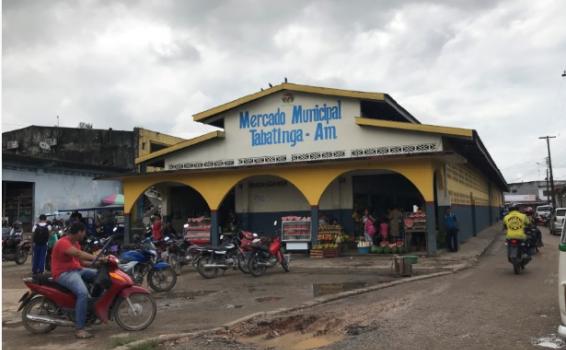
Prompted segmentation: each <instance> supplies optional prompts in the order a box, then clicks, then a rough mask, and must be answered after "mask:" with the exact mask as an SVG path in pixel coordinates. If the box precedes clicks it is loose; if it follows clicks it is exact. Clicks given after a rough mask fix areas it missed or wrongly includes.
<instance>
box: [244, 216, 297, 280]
mask: <svg viewBox="0 0 566 350" xmlns="http://www.w3.org/2000/svg"><path fill="white" fill-rule="evenodd" d="M274 226H277V221H275V222H274ZM252 247H253V253H252V254H251V256H250V258H249V261H248V270H249V271H250V274H251V275H252V276H254V277H259V276H262V275H263V274H264V273H265V271H266V270H267V268H268V267H273V266H275V265H277V264H281V267H282V268H283V270H284V271H285V272H289V261H288V260H287V258H286V257H285V256H284V255H283V251H282V245H281V238H280V237H279V235H277V236H276V237H274V238H273V239H271V240H266V239H260V238H256V239H254V241H253V245H252Z"/></svg>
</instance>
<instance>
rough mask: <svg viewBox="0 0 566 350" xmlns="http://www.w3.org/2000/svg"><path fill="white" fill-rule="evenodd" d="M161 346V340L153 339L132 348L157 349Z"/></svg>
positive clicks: (137, 349) (140, 349) (142, 349)
mask: <svg viewBox="0 0 566 350" xmlns="http://www.w3.org/2000/svg"><path fill="white" fill-rule="evenodd" d="M158 347H159V342H158V341H157V340H152V341H149V342H147V343H143V344H140V345H136V346H132V347H130V350H157V348H158Z"/></svg>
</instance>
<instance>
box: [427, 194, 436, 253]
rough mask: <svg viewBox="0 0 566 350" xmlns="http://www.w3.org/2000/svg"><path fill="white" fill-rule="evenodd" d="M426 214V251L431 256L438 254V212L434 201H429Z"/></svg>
mask: <svg viewBox="0 0 566 350" xmlns="http://www.w3.org/2000/svg"><path fill="white" fill-rule="evenodd" d="M425 214H426V251H427V254H428V255H430V256H434V255H436V233H437V232H436V213H435V209H434V202H427V203H426V206H425Z"/></svg>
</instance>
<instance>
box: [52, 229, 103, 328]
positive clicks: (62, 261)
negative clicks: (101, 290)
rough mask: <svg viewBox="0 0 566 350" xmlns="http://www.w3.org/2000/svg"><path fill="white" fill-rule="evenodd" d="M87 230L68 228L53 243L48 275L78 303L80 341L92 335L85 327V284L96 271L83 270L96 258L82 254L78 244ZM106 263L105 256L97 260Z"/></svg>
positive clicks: (86, 296)
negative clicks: (67, 231)
mask: <svg viewBox="0 0 566 350" xmlns="http://www.w3.org/2000/svg"><path fill="white" fill-rule="evenodd" d="M85 235H86V227H85V225H84V224H83V223H81V222H75V223H73V224H72V225H71V227H70V229H69V233H68V234H67V235H66V236H64V237H63V238H61V239H59V240H58V241H57V243H55V247H54V248H53V252H52V256H51V272H52V276H53V279H55V281H57V283H59V284H60V285H62V286H64V287H66V288H67V289H69V290H71V291H72V292H73V294H75V296H76V298H77V301H76V304H75V327H76V332H75V336H76V337H77V338H79V339H86V338H91V337H92V336H93V335H92V334H91V333H89V332H87V331H86V330H85V329H84V328H85V324H86V316H87V307H88V298H89V293H88V289H87V287H86V284H85V281H89V282H92V281H94V279H95V278H96V270H95V269H91V268H84V267H83V266H89V263H91V262H92V261H94V260H95V259H96V256H94V255H92V254H89V253H87V252H83V251H82V250H81V246H80V244H79V241H81V240H83V239H84V236H85ZM98 260H99V261H101V262H105V261H106V258H105V257H100V258H99V259H98Z"/></svg>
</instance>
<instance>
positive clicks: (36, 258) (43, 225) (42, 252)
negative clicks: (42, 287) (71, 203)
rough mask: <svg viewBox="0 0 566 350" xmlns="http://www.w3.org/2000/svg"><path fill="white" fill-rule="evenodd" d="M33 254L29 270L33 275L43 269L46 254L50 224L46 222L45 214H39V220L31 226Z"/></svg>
mask: <svg viewBox="0 0 566 350" xmlns="http://www.w3.org/2000/svg"><path fill="white" fill-rule="evenodd" d="M32 232H33V236H32V241H33V256H32V267H31V272H32V274H34V275H38V274H42V273H43V271H45V257H46V255H47V241H49V233H50V232H51V226H49V225H48V224H47V216H45V214H41V215H40V216H39V222H38V223H37V224H36V225H35V226H34V227H33V230H32Z"/></svg>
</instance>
